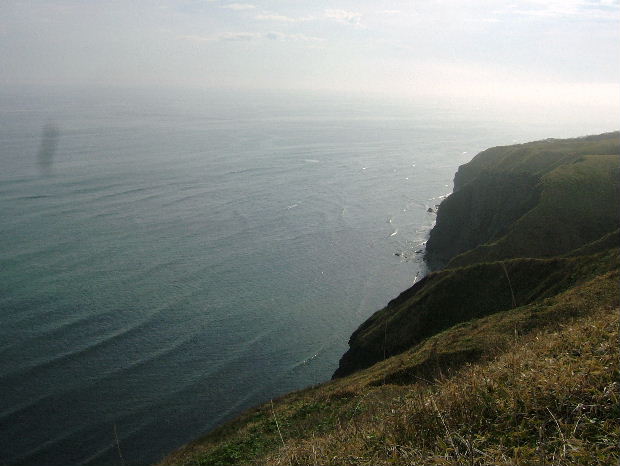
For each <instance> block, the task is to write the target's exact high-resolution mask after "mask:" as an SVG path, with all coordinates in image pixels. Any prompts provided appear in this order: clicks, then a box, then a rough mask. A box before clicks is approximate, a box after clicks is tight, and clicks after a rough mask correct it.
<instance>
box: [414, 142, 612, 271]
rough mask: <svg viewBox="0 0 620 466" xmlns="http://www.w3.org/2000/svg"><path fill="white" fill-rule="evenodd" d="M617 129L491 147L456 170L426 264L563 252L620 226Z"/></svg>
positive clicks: (429, 241)
mask: <svg viewBox="0 0 620 466" xmlns="http://www.w3.org/2000/svg"><path fill="white" fill-rule="evenodd" d="M619 175H620V133H618V132H616V133H608V134H603V135H600V136H591V137H587V138H578V139H566V140H551V141H538V142H534V143H528V144H520V145H514V146H507V147H496V148H492V149H489V150H487V151H484V152H482V153H480V154H478V155H477V156H476V157H474V159H473V160H472V161H471V162H469V163H468V164H465V165H463V166H462V167H460V168H459V171H458V172H457V175H456V176H455V192H454V193H453V194H452V195H451V196H449V197H448V198H447V199H445V200H444V201H443V202H442V204H441V206H440V208H439V211H438V215H437V224H436V226H435V228H433V230H432V232H431V235H430V238H429V240H428V244H427V249H426V255H425V260H426V261H427V262H428V263H429V265H430V266H431V268H434V269H438V268H442V267H444V266H446V265H447V266H448V267H455V266H462V265H467V264H473V263H476V262H485V261H486V262H489V261H493V260H500V259H506V258H513V257H551V256H555V255H558V254H565V253H567V252H569V251H571V250H573V249H575V248H578V247H580V246H582V245H584V244H586V243H588V242H591V241H594V240H596V239H598V238H600V237H601V236H603V235H604V234H606V233H609V232H611V231H613V230H616V229H618V228H619V227H620V218H619V215H618V213H617V211H616V210H615V209H616V206H617V205H618V201H619V200H620V196H619V187H620V176H619Z"/></svg>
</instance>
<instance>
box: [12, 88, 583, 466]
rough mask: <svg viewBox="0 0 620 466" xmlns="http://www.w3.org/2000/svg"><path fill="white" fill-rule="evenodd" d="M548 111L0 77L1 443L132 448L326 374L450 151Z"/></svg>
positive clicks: (444, 191) (30, 450) (132, 455)
mask: <svg viewBox="0 0 620 466" xmlns="http://www.w3.org/2000/svg"><path fill="white" fill-rule="evenodd" d="M567 132H568V131H567V129H566V126H562V125H561V124H560V123H557V124H555V125H554V124H553V123H548V124H546V125H541V124H540V123H534V122H525V123H521V124H519V125H515V124H514V123H513V122H509V121H502V120H501V119H499V120H498V119H492V118H490V117H488V116H485V115H479V114H476V113H475V112H474V113H467V112H465V113H463V112H462V111H461V109H458V108H455V107H453V106H450V105H443V106H438V105H433V104H432V103H428V102H427V103H425V104H421V103H418V102H415V101H409V102H406V103H405V102H387V101H383V100H381V99H374V100H372V99H363V98H353V97H337V96H333V95H317V94H314V95H313V94H308V95H301V94H299V95H293V94H282V93H275V92H274V93H262V94H250V93H227V92H214V91H211V92H198V91H196V92H174V93H173V92H168V93H166V92H161V91H159V92H155V91H136V90H134V91H130V90H124V91H118V90H101V89H98V90H92V89H81V90H75V89H74V90H71V91H68V90H61V89H46V90H41V89H39V90H33V89H21V90H17V91H11V92H9V91H4V92H3V93H2V99H1V100H0V463H2V464H25V465H39V464H45V465H52V466H53V465H66V464H74V465H78V464H92V465H98V464H101V465H111V464H121V463H122V462H124V463H125V464H149V463H151V462H153V461H156V460H158V459H159V458H161V457H162V456H163V455H164V454H165V453H167V452H169V451H171V450H173V449H174V448H177V447H179V446H180V445H182V444H183V443H185V442H187V441H190V440H192V439H194V438H196V437H198V436H200V435H201V434H204V433H205V432H207V431H209V430H210V429H212V428H213V427H215V426H217V425H218V424H220V423H222V422H224V421H225V420H227V419H230V418H231V417H232V416H234V415H235V414H238V413H239V412H241V411H242V410H244V409H247V408H248V407H250V406H253V405H256V404H258V403H260V402H264V401H267V400H269V399H270V398H273V397H276V396H278V395H281V394H283V393H286V392H288V391H291V390H295V389H299V388H302V387H306V386H308V385H312V384H316V383H319V382H323V381H325V380H328V379H329V378H330V376H331V374H332V373H333V371H334V370H335V369H336V367H337V365H338V359H339V357H340V356H341V355H342V353H343V352H344V351H345V350H346V348H347V339H348V337H349V335H350V334H351V332H352V331H353V330H355V328H356V327H357V326H358V325H359V324H360V323H361V322H363V321H364V320H365V319H366V318H367V317H369V316H370V315H371V314H372V313H373V312H374V311H376V310H377V309H379V308H381V307H382V306H384V305H385V304H386V303H387V302H388V300H390V299H391V298H394V297H395V296H396V295H398V293H399V292H401V291H403V290H404V289H406V288H407V287H409V286H410V285H411V284H412V283H413V282H414V281H415V280H417V279H419V278H420V277H421V276H422V275H423V274H424V272H425V271H424V266H423V262H422V252H423V249H424V243H425V241H426V238H427V235H428V232H429V230H430V228H431V227H432V225H433V222H434V220H435V213H434V211H435V209H436V205H437V204H439V203H440V202H441V199H442V198H443V197H445V196H446V195H448V194H449V193H450V191H451V189H452V178H453V175H454V172H455V170H456V168H457V167H458V166H459V165H460V164H462V163H465V162H467V161H468V160H469V159H471V157H472V156H473V155H475V153H476V152H478V151H480V150H482V149H484V148H486V147H488V146H492V145H497V144H511V143H513V142H517V141H518V142H523V141H526V140H530V139H536V138H541V137H548V136H570V135H579V134H580V133H577V134H565V133H567ZM429 209H430V211H429ZM121 455H122V459H121Z"/></svg>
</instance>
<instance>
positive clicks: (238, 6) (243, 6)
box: [222, 3, 256, 11]
mask: <svg viewBox="0 0 620 466" xmlns="http://www.w3.org/2000/svg"><path fill="white" fill-rule="evenodd" d="M222 8H226V9H228V10H236V11H243V10H253V9H254V8H256V6H255V5H252V4H251V3H229V4H228V5H222Z"/></svg>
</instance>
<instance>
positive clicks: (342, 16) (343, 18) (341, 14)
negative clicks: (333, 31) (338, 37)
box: [325, 10, 362, 26]
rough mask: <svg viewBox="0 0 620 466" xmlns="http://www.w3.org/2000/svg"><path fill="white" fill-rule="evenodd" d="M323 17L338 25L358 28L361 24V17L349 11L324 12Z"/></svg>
mask: <svg viewBox="0 0 620 466" xmlns="http://www.w3.org/2000/svg"><path fill="white" fill-rule="evenodd" d="M325 17H326V18H328V19H332V20H334V21H338V22H339V23H344V24H352V25H354V26H360V25H361V22H362V15H361V14H360V13H357V12H355V11H349V10H325Z"/></svg>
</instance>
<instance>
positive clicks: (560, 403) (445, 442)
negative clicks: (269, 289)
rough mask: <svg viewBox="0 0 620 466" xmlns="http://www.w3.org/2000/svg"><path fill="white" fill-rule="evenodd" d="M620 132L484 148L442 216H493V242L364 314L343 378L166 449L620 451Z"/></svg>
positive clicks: (451, 459) (243, 453)
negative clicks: (504, 200) (619, 177)
mask: <svg viewBox="0 0 620 466" xmlns="http://www.w3.org/2000/svg"><path fill="white" fill-rule="evenodd" d="M618 137H619V134H618V133H611V134H607V135H601V136H594V137H588V138H579V139H572V140H562V141H541V142H536V143H531V144H524V145H518V146H510V147H505V148H494V149H490V150H488V151H485V152H483V153H481V154H479V155H478V156H477V157H475V158H474V159H473V160H472V162H470V164H467V165H466V166H464V167H461V168H460V169H459V174H457V177H456V180H455V188H456V191H455V193H454V194H453V195H452V196H450V197H449V198H448V199H446V200H445V201H444V203H443V204H442V205H441V206H440V209H439V217H438V223H437V226H436V227H435V229H434V230H433V235H435V231H436V230H438V229H439V231H440V233H439V236H436V235H435V243H436V244H439V243H440V242H441V241H444V240H446V238H458V237H459V232H458V231H452V230H451V228H456V227H455V225H456V226H458V227H459V228H460V229H461V230H462V229H463V228H471V229H472V231H473V230H476V229H484V228H483V225H486V227H488V230H485V231H484V234H483V236H482V237H480V238H479V239H477V240H476V242H477V244H472V245H470V246H469V248H468V249H463V250H459V248H464V247H466V246H465V245H464V244H465V242H463V243H462V244H461V245H460V246H459V248H456V249H453V250H452V251H451V252H449V253H442V254H438V255H437V256H436V258H435V259H433V260H436V261H437V262H436V263H438V262H445V264H449V265H448V267H447V268H444V269H441V270H438V271H436V272H433V273H430V274H429V275H428V276H427V277H425V278H424V279H423V280H421V281H420V282H419V283H417V284H416V285H414V286H413V287H412V288H410V289H409V290H407V291H405V292H403V293H402V294H401V295H400V296H399V297H397V298H396V299H394V300H393V301H391V302H390V303H389V304H388V305H387V306H386V307H385V308H384V309H382V310H380V311H378V312H376V313H375V314H374V315H373V316H372V317H371V318H370V319H368V320H367V321H366V322H365V323H363V324H362V325H361V326H360V328H359V329H358V330H357V331H356V332H355V333H354V334H353V335H352V336H351V340H350V349H349V351H348V352H347V353H346V354H345V355H344V356H343V358H342V360H341V362H340V367H339V369H338V371H336V373H335V375H334V376H335V378H334V379H333V380H331V381H329V382H326V383H324V384H321V385H318V386H316V387H312V388H308V389H306V390H302V391H299V392H294V393H291V394H289V395H286V396H284V397H282V398H280V399H278V400H273V401H272V402H268V403H266V404H265V405H263V406H260V407H257V408H254V409H252V410H250V411H248V412H246V413H244V414H243V415H241V416H239V417H238V418H237V419H235V420H233V421H231V422H229V423H227V424H225V425H223V426H221V427H220V428H218V429H216V430H214V431H213V432H211V433H210V434H208V435H207V436H205V437H204V438H202V439H198V440H196V441H194V442H192V443H190V444H188V445H186V446H184V447H183V448H181V449H179V450H178V451H176V452H174V453H172V454H171V455H170V456H168V457H167V458H165V459H164V460H163V461H162V462H161V463H160V464H162V465H164V464H165V465H173V464H174V465H177V464H188V465H189V464H203V465H235V464H239V465H245V464H257V465H262V464H282V465H309V464H326V465H375V464H394V465H401V464H402V465H404V464H420V465H421V464H424V465H428V464H441V465H446V464H455V465H456V464H459V465H460V464H469V465H477V464H567V465H568V464H574V465H582V464H601V465H603V464H617V463H618V461H619V459H620V455H619V450H618V442H619V441H620V421H619V418H620V404H619V399H620V390H619V385H618V375H619V363H618V349H617V341H618V310H619V306H620V302H619V301H620V299H619V292H618V282H619V278H620V260H619V254H620V249H619V246H620V230H618V227H619V224H618V223H619V222H618V218H617V207H618V202H616V201H617V199H618V198H617V196H618V184H617V183H618V181H617V176H614V175H615V174H617V170H618V166H619V165H618V161H619V159H620V157H619V156H618V155H617V154H618V146H619V144H618ZM614 151H616V152H614ZM492 173H494V174H496V175H497V178H496V179H495V180H494V179H493V178H494V175H492ZM498 180H501V182H499V181H498ZM511 183H513V184H514V186H519V187H520V188H519V189H513V190H512V191H511V190H510V189H508V188H509V187H510V186H512V185H511ZM528 187H529V188H531V190H530V189H529V188H528ZM584 190H585V191H584ZM510 192H512V196H513V198H512V199H511V200H510V202H507V203H502V202H499V201H498V200H497V199H502V198H510V196H509V194H510ZM463 193H464V194H463ZM481 193H484V194H485V195H488V196H492V197H493V196H494V199H492V200H489V202H484V196H482V194H481ZM461 194H463V195H461ZM583 196H586V197H588V199H582V197H583ZM479 202H482V204H476V205H474V204H475V203H479ZM610 203H612V204H610ZM446 206H447V207H446ZM508 206H510V209H512V210H510V211H508V210H509V209H508ZM457 207H458V209H457ZM454 209H456V210H454ZM459 209H460V210H459ZM445 212H453V213H455V214H456V215H457V216H458V218H460V223H459V222H456V221H454V220H451V219H450V218H449V217H448V216H447V215H448V214H446V213H445ZM466 219H467V221H466ZM440 220H441V222H440ZM468 222H469V223H468ZM476 222H477V223H476ZM440 223H441V226H440ZM528 230H529V231H531V232H532V235H531V236H528V235H527V231H528ZM464 234H465V235H467V234H468V233H467V234H466V233H464ZM442 235H443V236H442ZM437 238H439V239H437ZM472 238H473V237H472ZM469 240H471V238H470V239H469ZM469 240H467V241H469ZM515 241H522V242H523V243H524V244H519V245H515V244H513V243H514V242H515ZM434 247H435V246H434ZM431 256H432V254H431Z"/></svg>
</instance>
